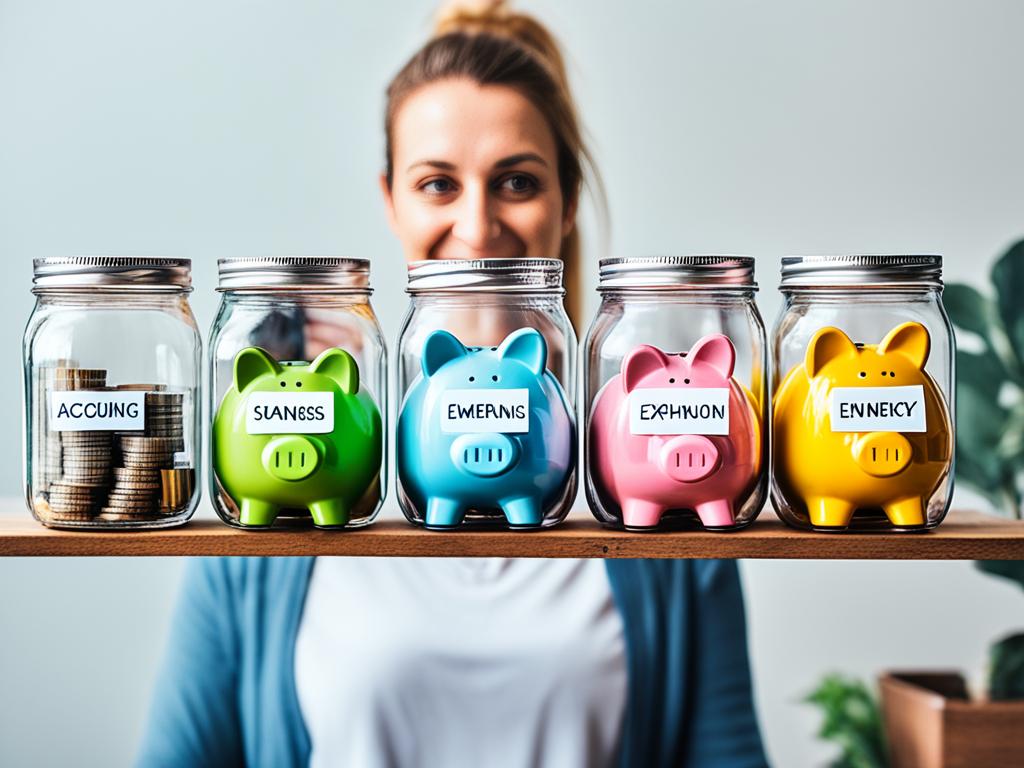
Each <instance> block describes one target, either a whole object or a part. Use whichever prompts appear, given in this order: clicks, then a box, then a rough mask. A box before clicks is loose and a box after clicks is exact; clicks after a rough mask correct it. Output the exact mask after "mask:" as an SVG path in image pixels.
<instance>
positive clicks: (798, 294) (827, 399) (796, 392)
mask: <svg viewBox="0 0 1024 768" xmlns="http://www.w3.org/2000/svg"><path fill="white" fill-rule="evenodd" d="M781 289H782V293H783V296H784V298H785V303H784V305H783V307H782V310H781V312H780V314H779V318H778V321H777V322H776V324H775V329H774V332H773V340H772V357H773V361H774V376H773V385H772V393H773V394H772V403H773V409H774V420H773V423H774V427H773V433H772V441H773V442H772V449H773V450H772V482H771V487H772V500H773V501H774V503H775V505H776V507H777V509H778V512H779V515H780V516H781V517H782V519H783V520H785V521H786V522H787V523H789V524H790V525H793V526H796V527H799V528H813V529H815V530H821V531H841V530H848V529H858V530H864V529H878V530H886V531H890V530H920V529H923V528H933V527H935V526H936V525H938V524H939V523H940V522H942V519H943V517H945V515H946V510H947V509H948V508H949V503H950V499H951V497H952V493H953V444H954V440H953V429H954V426H953V413H954V399H953V398H954V391H953V383H954V376H953V361H954V349H955V345H954V338H953V328H952V326H951V325H950V323H949V319H948V318H947V317H946V312H945V310H944V309H943V307H942V258H941V257H939V256H796V257H789V258H785V259H783V260H782V284H781Z"/></svg>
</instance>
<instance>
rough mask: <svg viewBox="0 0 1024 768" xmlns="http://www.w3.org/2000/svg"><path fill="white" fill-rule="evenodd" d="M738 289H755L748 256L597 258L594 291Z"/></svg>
mask: <svg viewBox="0 0 1024 768" xmlns="http://www.w3.org/2000/svg"><path fill="white" fill-rule="evenodd" d="M620 288H640V289H642V288H656V289H664V288H685V289H694V288H696V289H702V290H703V289H711V288H742V289H745V290H757V283H755V282H754V259H753V258H752V257H750V256H714V255H707V256H645V257H640V258H611V259H601V264H600V283H599V285H598V288H597V289H598V290H599V291H601V290H606V289H607V290H614V289H620Z"/></svg>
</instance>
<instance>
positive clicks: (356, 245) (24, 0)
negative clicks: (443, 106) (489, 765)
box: [0, 0, 1024, 767]
mask: <svg viewBox="0 0 1024 768" xmlns="http://www.w3.org/2000/svg"><path fill="white" fill-rule="evenodd" d="M524 5H525V6H526V7H527V8H530V9H533V10H536V11H537V12H538V13H539V14H540V15H541V16H542V17H543V18H544V19H546V20H547V21H549V22H550V23H551V24H552V25H553V27H554V28H555V29H556V31H557V32H558V33H559V34H560V35H561V37H562V38H563V40H564V41H565V42H566V43H567V46H568V49H569V56H570V60H571V66H572V71H573V77H574V80H575V85H576V88H577V93H578V96H579V99H580V102H581V108H582V112H583V114H584V117H585V120H586V123H587V125H588V127H589V129H590V134H591V136H592V141H593V148H594V151H595V154H596V156H597V158H598V160H599V163H600V166H601V169H602V171H603V174H604V179H605V182H606V184H607V188H608V193H609V197H610V203H611V211H612V231H611V239H610V243H607V244H604V245H602V244H600V243H598V242H596V240H595V238H594V237H593V236H591V237H590V238H589V240H588V245H589V248H588V250H589V254H588V255H589V258H591V259H592V260H593V262H594V264H593V265H592V267H591V270H590V271H591V273H592V274H596V259H597V258H598V257H599V256H600V255H603V253H604V252H608V253H613V254H616V255H645V254H651V253H686V252H732V253H751V254H755V255H756V256H757V257H758V269H759V273H758V278H759V280H760V283H761V286H762V293H761V306H762V311H763V312H764V314H765V316H766V318H768V320H769V321H770V320H771V318H772V317H773V316H774V313H775V310H776V308H777V306H778V301H777V298H776V287H777V282H778V281H777V268H778V259H779V257H780V256H781V255H783V254H786V253H811V252H833V253H834V252H865V251H874V252H934V253H942V254H945V256H946V259H947V262H946V271H947V276H948V277H949V278H950V279H955V280H964V281H970V282H973V283H976V284H982V283H984V281H985V279H986V273H987V266H988V263H989V262H990V261H991V260H992V259H993V258H994V257H995V255H996V254H997V253H998V252H1000V250H1001V249H1002V248H1003V247H1005V246H1006V245H1007V244H1008V243H1009V242H1010V241H1011V240H1013V239H1015V238H1017V237H1019V236H1021V235H1024V184H1022V183H1021V180H1022V179H1024V146H1022V136H1024V99H1022V98H1021V93H1022V87H1024V46H1021V43H1020V40H1021V32H1022V29H1024V4H1022V3H1020V2H1018V1H1017V0H984V1H983V2H968V1H967V0H963V2H948V1H941V2H940V1H939V0H905V1H904V2H901V3H892V2H886V1H885V0H832V1H830V2H821V0H803V1H801V0H777V1H776V2H773V3H761V2H756V1H755V0H748V1H746V2H744V1H742V0H702V1H701V2H685V3H679V2H658V3H647V4H644V5H641V4H637V3H630V4H627V3H613V2H600V3H597V2H593V1H591V2H586V1H585V0H571V1H566V0H562V2H558V3H555V2H532V3H524ZM432 8H433V3H432V2H430V0H418V1H416V2H413V1H412V0H404V1H403V2H391V3H379V4H375V3H359V4H356V3H337V2H329V1H327V0H322V1H321V2H314V1H313V0H304V1H303V2H288V3H284V2H276V3H275V2H269V1H268V0H247V1H245V2H243V1H242V0H231V1H228V0H219V1H217V2H196V1H195V0H182V1H181V2H175V3H166V2H165V3H156V2H148V3H137V2H131V1H130V0H93V2H89V3H76V2H59V1H53V2H46V1H43V0H33V1H30V0H21V1H20V2H17V1H15V0H0V259H2V265H3V279H2V280H0V307H3V313H4V317H5V319H6V322H5V323H4V324H3V325H2V326H0V350H2V351H3V355H4V358H5V359H6V360H7V361H8V365H7V366H6V367H5V368H4V369H3V370H4V371H5V372H4V373H2V374H0V402H2V403H4V406H3V407H2V408H0V434H5V435H7V436H8V439H6V440H4V441H3V442H2V443H0V493H2V494H3V495H8V496H14V495H17V494H19V493H20V482H21V481H20V473H21V468H20V463H19V462H20V455H19V446H18V441H17V439H16V438H17V435H18V434H19V430H20V412H19V408H18V400H19V397H20V391H19V387H20V379H19V376H20V369H19V365H18V362H17V361H18V360H19V358H20V340H21V331H22V328H23V325H24V322H25V320H26V319H27V318H28V315H29V312H30V311H31V307H32V299H31V296H30V294H29V287H30V279H31V259H32V258H33V257H39V256H51V255H68V254H83V253H84V254H150V255H180V256H188V257H191V258H192V259H193V260H194V262H195V267H196V269H195V283H196V293H195V295H194V300H193V305H194V307H195V310H196V314H197V315H198V317H199V321H200V324H201V325H202V326H203V327H207V326H208V324H209V322H210V321H211V320H212V317H213V312H214V307H215V302H216V297H215V294H214V293H213V288H214V286H215V276H216V268H215V260H216V258H217V257H219V256H231V255H262V254H310V255H314V254H344V255H355V256H365V257H369V258H371V259H372V260H373V269H374V274H375V279H374V283H375V285H376V287H377V294H376V297H375V305H376V307H377V310H378V313H379V314H380V315H381V318H382V322H383V324H384V327H385V331H386V332H387V334H388V337H389V338H391V339H394V337H395V334H396V333H397V330H398V321H399V319H400V316H401V313H402V311H403V310H404V295H403V293H402V279H401V274H402V273H401V271H399V270H398V268H399V267H400V265H401V263H402V258H401V253H400V251H399V248H398V246H397V244H396V242H395V241H394V239H393V238H392V237H391V235H390V233H389V232H388V230H387V227H386V223H385V219H384V215H383V211H382V206H381V203H380V200H379V195H378V191H377V187H376V175H377V173H378V171H379V168H380V166H381V154H382V141H381V136H380V126H381V111H382V105H383V98H382V91H383V88H384V85H385V83H386V82H387V80H388V79H389V77H390V76H391V75H392V74H393V73H394V72H395V71H396V70H397V69H398V67H399V66H400V65H401V63H402V62H403V61H404V59H405V57H406V56H407V55H408V54H410V53H411V52H412V50H413V49H414V48H415V47H416V46H417V45H418V44H419V43H420V42H421V41H423V40H424V39H425V36H426V35H427V32H428V29H429V25H428V20H429V17H430V14H431V11H432ZM589 223H591V224H592V222H589ZM589 232H590V233H591V235H593V234H594V232H595V228H594V227H593V226H590V228H589ZM593 307H594V302H593V301H592V300H591V304H590V309H593ZM958 499H959V505H961V506H963V505H964V504H974V503H976V500H974V499H973V498H972V497H970V495H969V494H966V493H964V492H963V491H962V489H961V491H960V492H958ZM181 568H182V562H181V561H178V560H156V559H146V560H127V559H120V560H113V559H112V560H86V559H80V560H10V559H8V560H0V762H2V763H3V764H5V765H34V766H48V765H69V764H75V765H103V766H110V765H123V764H126V763H128V762H129V761H130V759H131V755H132V753H133V750H134V748H135V744H136V741H137V739H138V736H139V733H140V728H141V723H142V719H143V716H144V713H145V708H146V701H147V697H148V691H149V686H150V684H151V681H152V677H153V674H154V669H155V664H156V661H157V659H158V658H159V656H160V654H161V653H162V647H163V638H164V635H165V631H166V628H167V623H168V620H169V609H170V606H171V603H172V600H173V597H174V594H175V591H176V588H177V580H178V577H179V574H180V571H181ZM743 573H744V580H745V583H746V587H747V598H748V608H749V621H750V640H751V648H752V657H753V664H754V670H755V680H756V685H757V697H758V703H759V706H760V715H761V721H762V726H763V729H764V732H765V737H766V741H767V744H768V748H769V751H770V754H771V757H772V760H773V763H774V764H776V765H779V766H787V767H788V766H813V765H822V764H824V763H825V762H826V761H827V760H828V758H829V756H830V754H831V751H830V750H829V749H828V748H827V747H825V746H823V745H821V744H818V743H816V742H815V741H814V739H813V731H814V730H815V728H816V727H817V718H816V716H815V715H814V713H813V712H812V711H811V710H810V709H808V708H807V707H806V706H804V705H801V704H800V699H801V698H802V697H803V695H804V694H805V693H806V692H807V691H808V690H809V689H810V688H811V687H812V686H813V685H814V683H815V681H816V680H817V679H818V678H819V677H820V676H821V675H822V674H824V673H825V672H826V671H829V670H843V671H846V672H849V673H852V674H856V675H860V676H862V677H865V678H869V679H870V678H871V677H873V676H874V675H875V674H876V672H878V671H879V670H881V669H885V668H891V667H907V666H926V667H927V666H932V667H934V666H941V667H957V668H963V669H966V670H968V671H970V672H971V674H972V677H977V676H978V675H979V674H980V671H981V668H982V665H983V660H984V653H985V648H986V646H987V643H988V642H989V641H990V640H991V639H993V638H994V637H995V636H997V635H999V634H1000V633H1003V632H1007V631H1009V630H1011V629H1015V628H1019V627H1021V626H1022V625H1024V595H1021V594H1020V592H1019V590H1017V589H1014V588H1013V587H1011V586H1010V585H1008V584H1002V583H999V582H997V581H995V580H992V579H989V578H986V577H983V576H981V575H979V574H978V573H977V572H975V571H974V570H973V568H972V566H971V565H970V564H968V563H903V564H900V563H871V562H857V563H852V562H849V563H848V562H833V563H804V562H796V563H788V562H753V561H752V562H746V563H744V564H743Z"/></svg>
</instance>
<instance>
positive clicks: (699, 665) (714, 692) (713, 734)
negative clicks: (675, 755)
mask: <svg viewBox="0 0 1024 768" xmlns="http://www.w3.org/2000/svg"><path fill="white" fill-rule="evenodd" d="M693 568H694V574H693V576H694V578H693V580H692V582H691V590H692V591H691V595H692V598H693V601H692V605H693V611H692V613H691V616H692V617H693V621H692V622H691V626H690V638H691V643H692V645H691V655H690V664H691V665H690V672H691V677H690V690H689V695H690V696H691V704H692V706H691V710H690V711H691V719H690V722H689V729H688V730H689V733H688V739H687V742H686V750H687V758H686V762H685V765H687V766H700V767H703V766H708V767H709V768H711V767H712V766H713V767H714V768H761V767H762V766H767V765H768V762H767V759H766V758H765V754H764V751H763V748H762V745H761V735H760V732H759V730H758V725H757V716H756V715H755V712H754V700H753V689H752V685H751V679H750V665H749V662H748V658H747V627H746V619H745V617H744V609H743V591H742V588H741V586H740V577H739V570H738V568H737V566H736V562H735V561H732V560H702V561H694V562H693Z"/></svg>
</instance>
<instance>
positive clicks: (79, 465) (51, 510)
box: [32, 360, 195, 523]
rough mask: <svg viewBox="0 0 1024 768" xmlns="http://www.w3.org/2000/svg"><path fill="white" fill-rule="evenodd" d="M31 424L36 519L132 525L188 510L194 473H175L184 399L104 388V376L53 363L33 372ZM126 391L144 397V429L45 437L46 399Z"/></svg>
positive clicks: (144, 387)
mask: <svg viewBox="0 0 1024 768" xmlns="http://www.w3.org/2000/svg"><path fill="white" fill-rule="evenodd" d="M34 385H35V386H34V388H33V396H34V398H35V400H34V405H33V420H32V430H33V432H32V434H33V439H32V444H33V447H32V450H33V453H32V463H33V472H32V484H33V488H36V489H42V490H44V491H45V493H37V495H36V497H35V509H36V513H37V514H38V515H39V517H40V519H42V520H44V521H55V522H71V523H75V522H89V521H106V522H131V521H138V520H152V519H156V518H157V517H158V516H159V515H161V514H164V515H174V514H178V513H180V512H181V511H182V510H183V509H185V508H186V507H187V506H188V503H189V501H190V500H191V497H192V493H193V488H194V484H195V470H194V469H192V468H190V467H185V468H175V460H174V457H175V454H176V453H177V452H179V451H183V450H184V448H185V421H184V411H185V394H184V393H181V392H167V391H166V386H165V385H163V384H143V383H132V384H118V385H116V386H108V385H107V372H106V371H105V370H102V369H98V368H82V367H79V366H77V365H75V364H74V363H73V362H71V361H68V360H57V361H54V362H53V363H50V364H48V365H41V366H39V367H38V368H37V369H36V374H35V381H34ZM68 390H92V391H110V390H131V391H139V392H145V393H146V398H145V399H146V408H145V414H146V420H145V429H143V430H139V431H136V432H104V431H82V432H52V431H51V430H50V429H49V398H48V394H49V393H50V392H53V391H68Z"/></svg>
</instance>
